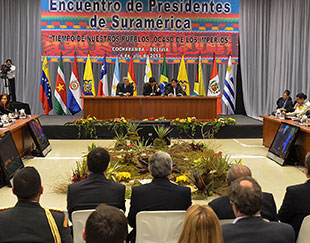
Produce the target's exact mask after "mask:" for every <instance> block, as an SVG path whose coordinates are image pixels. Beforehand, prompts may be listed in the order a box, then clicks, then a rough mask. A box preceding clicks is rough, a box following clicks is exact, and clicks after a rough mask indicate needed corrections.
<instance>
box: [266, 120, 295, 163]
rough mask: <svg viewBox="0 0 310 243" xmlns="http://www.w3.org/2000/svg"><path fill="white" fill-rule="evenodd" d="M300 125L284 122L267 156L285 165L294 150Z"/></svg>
mask: <svg viewBox="0 0 310 243" xmlns="http://www.w3.org/2000/svg"><path fill="white" fill-rule="evenodd" d="M298 131H299V127H298V126H294V125H291V124H288V123H284V122H282V123H281V125H280V127H279V128H278V131H277V133H276V135H275V137H274V139H273V142H272V144H271V146H270V148H269V150H268V154H267V157H268V158H271V159H272V160H275V161H276V162H277V163H279V164H281V165H283V164H284V163H285V161H286V160H287V158H288V155H289V153H290V151H291V150H292V148H293V146H294V144H295V141H296V138H297V135H298Z"/></svg>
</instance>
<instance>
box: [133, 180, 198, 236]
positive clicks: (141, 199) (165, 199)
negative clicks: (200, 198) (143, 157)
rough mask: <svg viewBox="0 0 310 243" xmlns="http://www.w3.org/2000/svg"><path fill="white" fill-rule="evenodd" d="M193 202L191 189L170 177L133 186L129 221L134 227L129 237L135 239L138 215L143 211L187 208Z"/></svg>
mask: <svg viewBox="0 0 310 243" xmlns="http://www.w3.org/2000/svg"><path fill="white" fill-rule="evenodd" d="M191 204H192V200H191V191H190V188H188V187H183V186H179V185H175V184H173V183H171V182H170V181H169V180H168V179H161V178H154V179H153V181H152V182H151V183H149V184H145V185H142V186H136V187H133V188H132V194H131V201H130V210H129V214H128V223H129V225H130V226H131V227H132V228H133V231H132V232H131V233H130V236H129V238H130V239H132V240H133V241H134V238H135V228H136V215H137V213H139V212H141V211H158V210H187V208H188V207H189V206H190V205H191Z"/></svg>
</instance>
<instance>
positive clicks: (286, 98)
mask: <svg viewBox="0 0 310 243" xmlns="http://www.w3.org/2000/svg"><path fill="white" fill-rule="evenodd" d="M290 94H291V92H290V91H289V90H285V91H284V92H283V95H282V97H280V98H279V99H278V100H277V109H280V110H281V111H285V112H292V111H294V108H293V101H292V98H291V97H290Z"/></svg>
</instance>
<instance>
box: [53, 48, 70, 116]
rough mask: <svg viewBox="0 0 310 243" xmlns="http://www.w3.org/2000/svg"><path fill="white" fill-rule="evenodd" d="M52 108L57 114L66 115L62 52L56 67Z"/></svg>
mask: <svg viewBox="0 0 310 243" xmlns="http://www.w3.org/2000/svg"><path fill="white" fill-rule="evenodd" d="M54 96H55V98H54V110H55V111H56V113H57V115H66V114H67V113H68V111H67V92H66V83H65V74H64V67H63V62H62V54H61V53H60V58H59V65H58V69H57V80H56V87H55V94H54Z"/></svg>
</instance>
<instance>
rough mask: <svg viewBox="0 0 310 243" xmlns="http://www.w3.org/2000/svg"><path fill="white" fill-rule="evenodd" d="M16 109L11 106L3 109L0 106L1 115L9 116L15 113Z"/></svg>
mask: <svg viewBox="0 0 310 243" xmlns="http://www.w3.org/2000/svg"><path fill="white" fill-rule="evenodd" d="M14 112H15V107H14V106H13V105H12V104H11V105H10V106H9V107H6V108H5V107H3V106H1V105H0V115H4V114H5V115H8V114H9V113H14Z"/></svg>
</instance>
